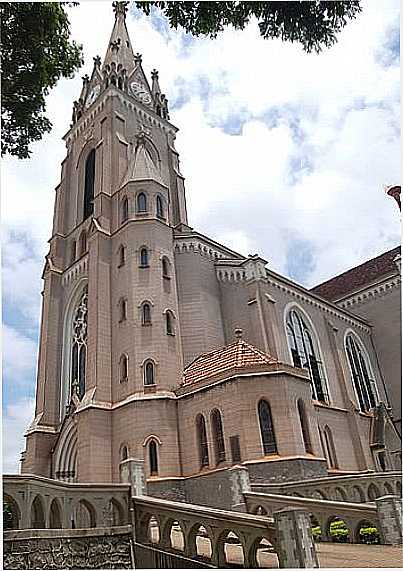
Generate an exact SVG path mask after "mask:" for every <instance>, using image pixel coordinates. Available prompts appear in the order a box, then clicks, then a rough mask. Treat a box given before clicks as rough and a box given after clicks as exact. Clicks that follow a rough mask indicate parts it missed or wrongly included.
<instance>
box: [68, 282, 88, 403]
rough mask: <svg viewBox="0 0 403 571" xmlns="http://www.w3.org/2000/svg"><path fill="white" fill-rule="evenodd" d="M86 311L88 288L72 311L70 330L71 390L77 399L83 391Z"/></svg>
mask: <svg viewBox="0 0 403 571" xmlns="http://www.w3.org/2000/svg"><path fill="white" fill-rule="evenodd" d="M87 313H88V290H87V288H85V290H84V292H83V294H82V296H81V298H80V301H79V303H78V306H77V309H76V311H75V313H74V318H73V322H72V330H71V335H72V339H71V341H72V343H71V391H72V393H75V394H76V395H77V396H78V398H79V399H82V398H83V396H84V393H85V376H86V360H87Z"/></svg>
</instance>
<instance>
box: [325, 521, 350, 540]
mask: <svg viewBox="0 0 403 571" xmlns="http://www.w3.org/2000/svg"><path fill="white" fill-rule="evenodd" d="M329 531H330V537H331V538H332V541H334V542H335V543H347V542H348V539H349V535H350V532H349V530H348V527H347V526H346V524H345V523H344V521H343V520H342V519H339V520H337V521H332V523H331V524H330V530H329Z"/></svg>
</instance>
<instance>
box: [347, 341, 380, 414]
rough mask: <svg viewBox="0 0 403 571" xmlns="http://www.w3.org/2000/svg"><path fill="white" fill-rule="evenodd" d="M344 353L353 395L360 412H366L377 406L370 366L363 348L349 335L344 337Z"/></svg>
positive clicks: (374, 384) (374, 383)
mask: <svg viewBox="0 0 403 571" xmlns="http://www.w3.org/2000/svg"><path fill="white" fill-rule="evenodd" d="M346 352H347V357H348V362H349V364H350V371H351V377H352V382H353V386H354V389H355V393H356V395H357V399H358V403H359V406H360V410H361V411H362V412H367V411H369V410H371V409H372V408H374V407H375V406H376V405H377V400H378V399H377V389H376V382H375V380H374V378H373V375H371V374H370V372H371V364H370V360H369V357H368V354H367V352H366V351H365V349H364V346H363V345H362V343H360V341H359V340H358V337H356V336H355V335H353V334H352V333H349V334H348V335H347V337H346Z"/></svg>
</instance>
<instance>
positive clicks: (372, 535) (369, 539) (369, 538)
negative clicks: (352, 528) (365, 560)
mask: <svg viewBox="0 0 403 571" xmlns="http://www.w3.org/2000/svg"><path fill="white" fill-rule="evenodd" d="M359 536H360V543H366V544H367V545H377V544H378V543H380V542H381V538H380V535H379V531H378V530H377V528H376V527H362V528H361V529H360V532H359Z"/></svg>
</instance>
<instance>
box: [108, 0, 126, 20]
mask: <svg viewBox="0 0 403 571" xmlns="http://www.w3.org/2000/svg"><path fill="white" fill-rule="evenodd" d="M129 4H130V2H112V6H113V11H114V12H115V18H117V17H118V16H119V14H121V15H122V16H123V18H125V17H126V12H127V10H128V8H127V7H128V5H129Z"/></svg>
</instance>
